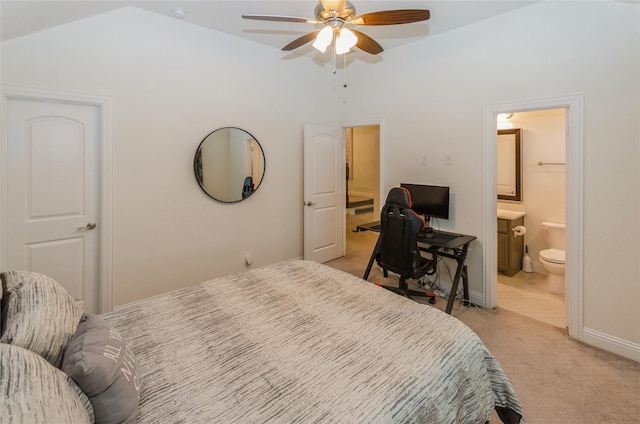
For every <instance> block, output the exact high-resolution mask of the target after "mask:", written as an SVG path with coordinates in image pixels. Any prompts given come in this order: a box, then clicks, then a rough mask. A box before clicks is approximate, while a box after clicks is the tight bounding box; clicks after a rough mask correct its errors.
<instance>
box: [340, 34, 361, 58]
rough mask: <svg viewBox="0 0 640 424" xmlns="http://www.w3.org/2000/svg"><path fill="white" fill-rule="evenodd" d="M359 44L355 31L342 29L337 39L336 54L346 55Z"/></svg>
mask: <svg viewBox="0 0 640 424" xmlns="http://www.w3.org/2000/svg"><path fill="white" fill-rule="evenodd" d="M357 42H358V37H357V36H356V35H355V34H354V33H353V31H351V30H349V29H347V28H342V29H340V32H339V33H338V36H337V37H336V54H345V53H347V52H349V50H351V47H353V46H355V45H356V43H357Z"/></svg>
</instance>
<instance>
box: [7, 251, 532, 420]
mask: <svg viewBox="0 0 640 424" xmlns="http://www.w3.org/2000/svg"><path fill="white" fill-rule="evenodd" d="M4 303H5V302H3V304H4ZM3 314H4V313H3ZM84 315H86V314H84ZM101 318H102V319H103V321H104V322H106V323H107V324H108V325H109V326H111V327H112V329H115V330H116V331H117V333H118V337H121V339H122V340H123V341H125V342H126V344H127V345H126V350H127V352H128V356H129V357H130V358H131V362H133V361H135V364H130V365H131V366H132V367H134V366H135V370H133V369H130V368H128V366H127V367H126V368H128V369H129V371H130V372H129V376H131V377H132V380H134V381H135V386H136V388H137V389H138V390H139V392H138V396H139V397H137V398H136V399H135V402H134V403H135V405H134V406H135V411H134V413H133V415H129V418H128V419H129V421H127V422H137V423H139V424H147V423H267V422H269V423H485V422H488V421H489V420H490V418H491V416H492V413H493V411H494V409H495V410H496V411H497V413H498V415H499V416H500V419H501V420H502V421H503V422H505V423H510V424H511V423H514V424H515V423H524V419H522V410H521V407H520V404H519V402H518V399H517V397H516V395H515V393H514V390H513V388H512V386H511V384H510V383H509V381H508V379H507V377H506V376H505V374H504V373H503V371H502V369H501V368H500V366H499V365H498V363H497V362H496V360H495V359H494V358H493V357H492V355H491V354H490V353H489V352H488V351H487V349H486V348H485V346H484V345H483V344H482V342H481V341H480V339H479V338H478V337H477V336H476V335H475V333H473V332H472V331H471V330H470V329H469V328H468V327H466V326H465V325H464V324H462V323H461V322H460V321H458V320H457V319H456V318H455V317H451V316H449V315H447V314H445V313H443V312H441V311H439V310H437V309H435V308H433V307H431V306H428V305H422V304H419V303H416V302H413V301H410V300H408V299H406V298H403V297H400V296H397V295H395V294H393V293H391V292H389V291H387V290H385V289H383V288H380V287H377V286H375V285H373V284H371V283H367V282H365V281H364V280H362V279H359V278H357V277H354V276H351V275H349V274H346V273H344V272H342V271H339V270H336V269H333V268H330V267H327V266H325V265H321V264H318V263H315V262H310V261H291V262H286V263H280V264H276V265H272V266H267V267H263V268H259V269H256V270H252V271H248V272H244V273H240V274H236V275H231V276H226V277H221V278H216V279H214V280H210V281H207V282H204V283H202V284H199V285H196V286H192V287H188V288H184V289H180V290H176V291H173V292H170V293H166V294H162V295H159V296H155V297H152V298H149V299H145V300H141V301H137V302H133V303H130V304H127V305H123V306H120V307H117V308H116V309H115V310H114V311H112V312H110V313H107V314H105V315H104V316H103V317H101ZM83 319H84V318H83ZM82 322H83V321H81V324H82ZM79 328H80V325H78V330H76V333H78V332H80V330H79ZM83 331H84V330H83ZM4 336H5V335H3V337H4ZM76 337H77V334H75V335H74V336H73V338H72V339H71V341H70V342H69V344H70V346H71V345H73V343H74V339H75V338H76ZM0 341H3V340H0ZM63 350H64V351H65V353H64V354H63V358H62V362H64V361H67V360H68V359H69V358H70V357H72V356H73V355H72V354H71V353H69V352H70V351H71V350H73V349H71V347H68V348H67V347H65V348H64V349H63ZM123 351H124V349H123ZM5 356H6V355H5ZM126 357H127V355H125V364H126ZM134 358H135V359H134ZM53 365H55V361H54V364H53ZM122 369H124V368H122ZM76 381H77V382H80V380H79V379H77V378H76ZM79 386H80V387H81V389H82V385H81V384H79ZM0 389H2V388H1V387H0ZM77 391H78V390H77V389H76V392H77ZM82 391H84V392H87V390H84V389H82V390H80V392H82ZM89 398H91V396H89ZM127 398H128V400H129V401H130V400H131V399H132V398H135V396H133V397H132V396H128V397H127ZM82 403H83V404H84V405H85V407H86V401H85V399H83V398H82ZM94 406H95V402H94ZM94 419H95V418H94ZM136 419H137V421H136ZM7 422H10V421H7ZM16 422H17V421H16ZM95 422H98V420H97V419H95Z"/></svg>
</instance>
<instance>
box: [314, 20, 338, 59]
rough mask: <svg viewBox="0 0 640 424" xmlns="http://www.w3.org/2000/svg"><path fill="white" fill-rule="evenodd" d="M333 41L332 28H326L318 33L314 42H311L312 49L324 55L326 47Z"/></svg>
mask: <svg viewBox="0 0 640 424" xmlns="http://www.w3.org/2000/svg"><path fill="white" fill-rule="evenodd" d="M332 41H333V28H331V27H329V26H326V27H324V28H322V30H321V31H320V32H319V33H318V36H317V37H316V41H314V42H313V47H314V48H316V49H317V50H319V51H321V52H322V53H324V52H325V51H326V50H327V47H328V46H329V44H331V42H332Z"/></svg>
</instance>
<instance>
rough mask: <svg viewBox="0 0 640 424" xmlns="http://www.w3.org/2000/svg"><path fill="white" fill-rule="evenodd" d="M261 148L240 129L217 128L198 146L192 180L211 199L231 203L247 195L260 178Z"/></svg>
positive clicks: (251, 192)
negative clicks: (193, 179) (194, 178)
mask: <svg viewBox="0 0 640 424" xmlns="http://www.w3.org/2000/svg"><path fill="white" fill-rule="evenodd" d="M264 167H265V161H264V153H263V151H262V146H260V143H258V140H256V139H255V138H254V137H253V136H252V135H251V134H249V133H248V132H246V131H245V130H241V129H240V128H233V127H226V128H220V129H217V130H215V131H214V132H212V133H211V134H209V135H207V136H206V137H205V138H204V140H202V142H201V143H200V145H199V146H198V150H197V151H196V156H195V159H194V161H193V168H194V171H195V174H196V180H197V181H198V184H200V187H201V188H202V190H203V191H204V192H205V193H207V194H208V195H209V196H211V197H213V198H214V199H216V200H218V201H220V202H225V203H233V202H239V201H241V200H243V199H246V198H247V197H249V196H251V195H252V194H253V192H254V191H256V190H257V189H258V187H259V186H260V183H261V182H262V178H263V177H264Z"/></svg>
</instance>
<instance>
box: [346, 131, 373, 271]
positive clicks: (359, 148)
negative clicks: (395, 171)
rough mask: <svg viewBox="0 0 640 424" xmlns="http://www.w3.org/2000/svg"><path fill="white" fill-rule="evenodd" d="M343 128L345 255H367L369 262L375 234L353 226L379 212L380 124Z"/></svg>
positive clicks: (369, 220)
mask: <svg viewBox="0 0 640 424" xmlns="http://www.w3.org/2000/svg"><path fill="white" fill-rule="evenodd" d="M344 131H345V168H346V169H345V176H346V181H345V193H346V199H345V221H346V225H345V231H346V235H345V239H346V255H347V256H350V255H363V256H366V259H364V262H363V263H366V262H367V260H368V255H370V254H371V250H372V249H373V245H374V244H375V239H376V238H375V236H374V235H373V234H366V233H355V232H354V230H355V229H356V227H357V226H358V225H359V224H363V223H366V222H371V221H377V220H378V219H379V216H380V125H379V124H371V125H361V126H355V125H354V126H349V127H345V128H344Z"/></svg>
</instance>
